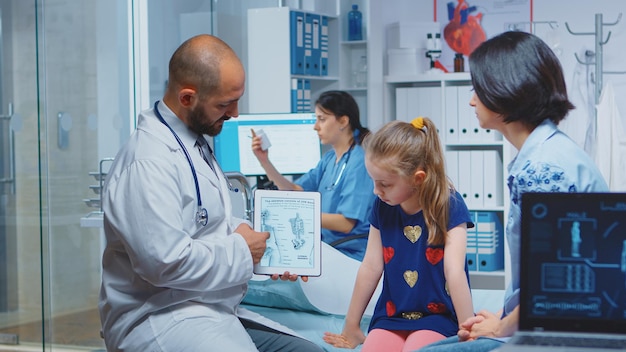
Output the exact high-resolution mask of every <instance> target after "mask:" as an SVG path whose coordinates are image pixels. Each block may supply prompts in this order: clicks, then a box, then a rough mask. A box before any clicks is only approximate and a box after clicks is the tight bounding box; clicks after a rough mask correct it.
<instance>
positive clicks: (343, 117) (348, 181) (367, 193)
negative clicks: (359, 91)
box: [252, 90, 376, 261]
mask: <svg viewBox="0 0 626 352" xmlns="http://www.w3.org/2000/svg"><path fill="white" fill-rule="evenodd" d="M315 115H316V118H317V122H316V123H315V126H314V127H313V128H314V129H315V131H317V134H318V136H319V138H320V142H321V143H322V144H326V145H330V146H331V147H332V148H331V149H330V150H329V151H327V152H326V153H325V154H324V156H323V157H322V160H320V162H319V163H318V164H317V166H315V168H313V169H311V170H310V171H309V172H307V173H306V174H304V175H302V176H301V177H300V178H299V179H297V180H296V181H295V182H291V181H289V180H288V179H287V178H285V177H284V176H283V175H281V173H280V171H279V170H277V169H276V168H275V167H274V165H273V164H272V162H271V161H270V159H269V149H266V150H263V149H262V148H261V137H259V136H254V138H252V151H253V152H254V155H255V156H256V157H257V159H259V162H260V163H261V166H262V167H263V169H264V170H265V173H266V174H267V177H268V178H269V179H270V180H271V181H272V182H274V184H275V185H276V186H277V187H278V189H283V190H299V191H302V190H304V191H317V192H320V193H321V196H322V212H323V213H322V240H323V241H324V242H326V243H328V244H330V245H331V246H333V247H335V248H336V249H338V250H339V251H341V252H342V253H344V254H345V255H347V256H349V257H351V258H354V259H356V260H359V261H361V260H363V255H364V254H365V247H366V246H367V234H368V233H369V229H370V223H369V214H370V212H371V210H372V205H373V204H374V198H375V197H376V196H375V195H374V184H373V182H372V179H371V178H370V177H369V175H368V173H367V170H366V169H365V161H364V160H365V159H364V152H363V148H361V142H362V141H363V138H365V136H367V134H368V133H369V130H368V129H367V128H365V127H363V126H361V120H360V116H359V106H358V105H357V103H356V101H355V100H354V98H353V97H352V96H351V95H350V94H348V93H347V92H344V91H338V90H333V91H326V92H324V93H322V94H321V95H320V96H319V98H318V99H317V101H316V102H315ZM253 134H254V132H253Z"/></svg>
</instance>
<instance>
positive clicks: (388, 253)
mask: <svg viewBox="0 0 626 352" xmlns="http://www.w3.org/2000/svg"><path fill="white" fill-rule="evenodd" d="M394 253H395V251H394V249H393V247H383V259H384V260H385V264H387V263H389V261H390V260H391V258H393V255H394Z"/></svg>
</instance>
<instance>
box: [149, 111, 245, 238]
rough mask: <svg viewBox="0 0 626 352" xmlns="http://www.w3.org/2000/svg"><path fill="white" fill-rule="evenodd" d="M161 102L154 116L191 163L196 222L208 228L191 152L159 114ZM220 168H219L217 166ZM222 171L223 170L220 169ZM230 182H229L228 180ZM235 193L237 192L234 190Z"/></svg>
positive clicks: (207, 219)
mask: <svg viewBox="0 0 626 352" xmlns="http://www.w3.org/2000/svg"><path fill="white" fill-rule="evenodd" d="M158 105H159V102H158V101H157V102H156V103H154V114H155V115H156V117H157V118H158V119H159V121H161V123H162V124H164V125H165V126H167V128H168V129H169V130H170V132H172V135H174V138H176V142H178V145H180V147H181V148H182V150H183V153H184V154H185V157H186V158H187V162H188V163H189V168H190V169H191V174H192V175H193V182H194V184H195V186H196V198H197V199H198V202H197V204H198V210H197V211H196V219H195V220H196V222H197V223H198V224H200V225H202V226H206V224H207V223H208V221H209V213H208V212H207V210H206V208H205V207H203V206H202V198H201V196H200V183H199V182H198V175H197V174H196V168H195V167H194V166H193V161H192V160H191V156H190V155H189V152H188V151H187V148H185V145H184V144H183V141H181V140H180V137H178V134H176V132H175V131H174V129H173V128H172V127H171V126H170V125H169V124H168V123H167V122H166V121H165V119H164V118H163V116H162V115H161V113H160V112H159V107H158ZM217 167H219V166H217ZM220 171H221V169H220ZM222 175H223V176H224V179H226V175H224V174H223V172H222ZM227 181H228V180H227ZM229 188H230V189H231V190H233V188H232V186H230V184H229ZM234 191H235V192H236V191H237V190H234Z"/></svg>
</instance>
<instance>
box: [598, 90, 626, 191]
mask: <svg viewBox="0 0 626 352" xmlns="http://www.w3.org/2000/svg"><path fill="white" fill-rule="evenodd" d="M596 109H597V126H598V127H597V134H598V138H596V141H597V145H596V148H595V157H594V161H595V162H596V165H598V168H599V169H600V172H601V173H602V176H604V179H605V180H606V183H607V184H608V185H609V190H610V191H611V192H626V177H624V175H625V174H626V132H625V131H624V127H623V125H622V118H621V117H620V114H619V110H618V109H617V103H616V101H615V92H614V90H613V85H612V84H611V82H608V83H607V84H606V85H605V86H604V87H603V88H602V95H601V96H600V102H599V103H598V105H597V106H596Z"/></svg>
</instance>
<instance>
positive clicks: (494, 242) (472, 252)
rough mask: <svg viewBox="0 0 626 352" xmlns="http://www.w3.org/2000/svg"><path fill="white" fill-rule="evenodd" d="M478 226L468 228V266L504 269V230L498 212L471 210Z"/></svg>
mask: <svg viewBox="0 0 626 352" xmlns="http://www.w3.org/2000/svg"><path fill="white" fill-rule="evenodd" d="M471 215H472V219H473V222H474V224H475V225H476V226H474V227H473V228H471V229H468V230H467V254H466V257H467V266H468V269H469V270H470V271H497V270H502V269H504V237H503V236H504V231H503V229H502V221H500V219H499V218H498V214H497V213H496V212H492V211H477V212H471Z"/></svg>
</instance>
